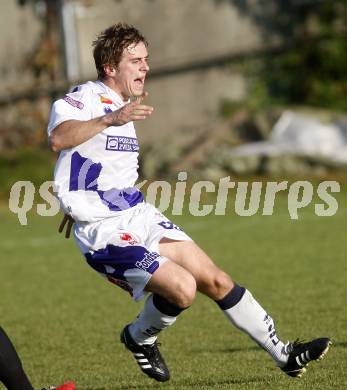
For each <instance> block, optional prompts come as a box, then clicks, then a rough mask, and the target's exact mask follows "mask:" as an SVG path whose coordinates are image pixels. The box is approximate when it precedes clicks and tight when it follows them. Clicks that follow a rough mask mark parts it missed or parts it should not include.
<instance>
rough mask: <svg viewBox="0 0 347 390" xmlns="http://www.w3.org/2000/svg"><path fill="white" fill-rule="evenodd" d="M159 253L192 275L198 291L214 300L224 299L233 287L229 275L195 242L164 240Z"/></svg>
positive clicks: (160, 244) (161, 242)
mask: <svg viewBox="0 0 347 390" xmlns="http://www.w3.org/2000/svg"><path fill="white" fill-rule="evenodd" d="M159 253H160V254H161V255H162V256H164V257H168V258H170V259H171V260H172V261H174V262H175V263H176V264H178V265H180V266H181V267H183V268H184V269H186V270H187V271H188V272H189V273H191V274H192V275H193V276H194V278H195V280H196V283H197V288H198V290H199V291H200V292H202V293H205V294H206V295H208V296H210V297H211V298H213V299H221V298H223V297H224V296H225V295H226V294H227V293H228V292H229V291H230V289H231V288H232V287H233V282H232V280H231V278H230V277H229V275H227V274H226V273H225V272H224V271H223V270H221V269H220V268H219V267H217V266H216V264H215V263H214V262H213V261H212V259H211V258H210V257H209V256H208V255H207V254H206V253H205V252H204V251H203V250H202V249H201V248H200V247H199V246H198V245H197V244H196V243H195V242H194V241H174V240H170V239H167V238H163V239H162V240H161V241H160V243H159Z"/></svg>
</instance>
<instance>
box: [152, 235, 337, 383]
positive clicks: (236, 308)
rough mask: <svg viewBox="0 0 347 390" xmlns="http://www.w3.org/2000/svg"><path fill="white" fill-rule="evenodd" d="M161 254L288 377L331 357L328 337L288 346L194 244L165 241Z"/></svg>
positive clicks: (247, 296)
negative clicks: (191, 278)
mask: <svg viewBox="0 0 347 390" xmlns="http://www.w3.org/2000/svg"><path fill="white" fill-rule="evenodd" d="M159 252H160V253H161V254H162V255H164V256H170V258H171V259H172V260H173V261H175V262H177V263H178V264H179V265H181V266H182V267H184V268H186V269H187V270H188V271H189V272H190V273H191V274H192V275H193V276H194V277H195V280H196V283H197V289H198V290H199V291H201V292H202V293H204V294H206V295H207V296H209V297H210V298H212V299H213V300H215V301H216V303H217V304H218V306H219V307H220V308H221V309H222V310H223V312H224V314H225V315H226V317H227V318H228V319H229V320H230V321H231V322H232V323H233V324H234V325H235V326H236V327H237V328H239V329H240V330H242V331H244V332H246V333H247V334H248V335H249V336H250V337H251V338H252V339H254V340H255V341H256V342H257V343H258V344H259V345H260V346H261V347H262V348H264V349H265V350H266V351H267V352H268V353H269V354H270V355H271V356H272V358H273V359H274V360H275V362H276V364H277V365H278V366H279V367H281V369H282V370H283V371H284V372H285V373H286V374H288V375H290V376H293V377H300V376H301V375H302V374H303V373H304V372H305V371H306V369H305V366H307V364H308V363H309V362H310V361H312V360H320V359H322V358H323V357H324V356H325V354H326V353H327V351H328V349H329V346H330V345H331V341H330V340H329V338H327V337H323V338H318V339H315V340H312V341H310V342H308V343H300V342H294V343H287V344H284V343H283V342H282V341H281V340H280V339H279V338H278V336H277V334H276V329H275V324H274V321H273V319H272V318H271V317H270V316H269V315H268V314H267V313H266V311H265V310H264V309H263V308H262V307H261V305H260V304H259V303H258V302H257V301H256V300H255V299H254V298H253V296H252V294H251V293H250V292H249V291H248V290H246V289H245V288H244V287H241V286H239V285H237V284H236V283H233V282H232V281H231V279H230V277H229V276H228V275H227V274H225V272H224V271H222V270H220V269H219V268H218V267H217V266H216V265H215V264H214V263H213V262H212V260H211V259H210V258H209V257H208V256H207V255H206V254H205V253H204V251H202V249H200V248H199V247H198V246H197V245H196V244H195V243H194V242H192V241H173V240H169V239H167V238H164V239H162V240H161V243H160V244H159Z"/></svg>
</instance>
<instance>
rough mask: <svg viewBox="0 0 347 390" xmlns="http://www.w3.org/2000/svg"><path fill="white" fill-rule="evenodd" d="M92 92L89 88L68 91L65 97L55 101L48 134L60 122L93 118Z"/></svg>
mask: <svg viewBox="0 0 347 390" xmlns="http://www.w3.org/2000/svg"><path fill="white" fill-rule="evenodd" d="M91 97H92V92H91V90H88V89H82V90H77V91H75V92H70V93H67V94H66V95H65V96H64V97H63V98H61V99H59V100H57V101H56V102H54V104H53V106H52V110H51V114H50V118H49V123H48V128H47V132H48V135H50V134H51V132H52V131H53V130H54V129H55V128H56V127H57V126H58V125H60V123H63V122H65V121H68V120H71V119H74V120H79V121H86V120H89V119H91V118H92V110H91Z"/></svg>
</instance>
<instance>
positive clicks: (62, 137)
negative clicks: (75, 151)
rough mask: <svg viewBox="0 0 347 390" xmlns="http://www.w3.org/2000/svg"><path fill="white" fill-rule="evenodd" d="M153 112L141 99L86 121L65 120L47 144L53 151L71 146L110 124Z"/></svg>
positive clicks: (144, 117) (129, 120)
mask: <svg viewBox="0 0 347 390" xmlns="http://www.w3.org/2000/svg"><path fill="white" fill-rule="evenodd" d="M152 112H153V107H151V106H146V105H144V104H141V99H136V100H135V101H133V102H131V103H128V104H126V105H125V106H123V107H122V108H120V109H119V110H116V111H113V112H110V113H108V114H106V115H103V116H101V117H99V118H95V119H90V120H88V121H79V120H67V121H65V122H63V123H61V124H60V125H58V126H57V127H56V128H55V129H54V130H53V131H52V132H51V135H50V137H49V144H50V147H51V149H52V150H53V151H54V152H60V151H61V150H64V149H69V148H73V147H75V146H77V145H80V144H82V143H83V142H86V141H88V140H89V139H90V138H92V137H94V136H95V135H96V134H98V133H100V132H101V131H103V130H104V129H106V128H107V127H110V126H122V125H125V124H126V123H128V122H132V121H140V120H144V119H146V118H147V117H148V116H150V115H151V114H152Z"/></svg>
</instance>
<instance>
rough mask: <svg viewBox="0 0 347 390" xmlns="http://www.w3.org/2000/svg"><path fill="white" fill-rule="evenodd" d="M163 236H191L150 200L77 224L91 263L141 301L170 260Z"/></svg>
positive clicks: (78, 238)
mask: <svg viewBox="0 0 347 390" xmlns="http://www.w3.org/2000/svg"><path fill="white" fill-rule="evenodd" d="M163 237H167V238H169V239H172V240H177V241H187V240H191V238H190V237H189V236H188V235H187V234H186V233H184V232H183V231H182V230H181V229H180V228H179V227H178V226H176V225H175V224H173V223H172V222H171V221H170V220H169V219H168V218H166V217H165V216H164V215H163V214H162V213H161V212H160V211H159V210H157V209H156V208H155V207H154V206H153V205H151V204H150V203H145V202H142V203H139V204H137V205H136V206H134V207H132V208H130V209H128V210H125V211H121V212H119V214H117V215H116V216H115V217H113V218H107V219H104V220H102V221H99V222H94V223H76V224H75V238H76V241H77V244H78V246H79V248H80V249H81V251H82V253H83V254H84V255H85V257H86V259H87V262H88V264H89V265H90V266H91V267H92V268H94V269H95V270H96V271H97V272H99V273H100V274H101V275H103V276H105V277H106V278H107V279H108V280H109V281H110V282H112V283H115V284H116V285H118V286H120V287H122V288H123V289H125V290H126V291H128V292H129V293H130V295H131V296H132V297H133V299H134V300H136V301H138V300H140V299H142V298H143V297H144V295H145V292H144V288H145V287H146V285H147V283H148V281H149V279H150V278H151V276H152V274H153V273H154V272H155V271H156V270H157V269H158V268H159V267H160V265H161V264H163V263H164V262H165V261H166V260H167V259H166V258H165V257H163V256H161V255H160V253H159V242H160V240H161V239H162V238H163Z"/></svg>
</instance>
